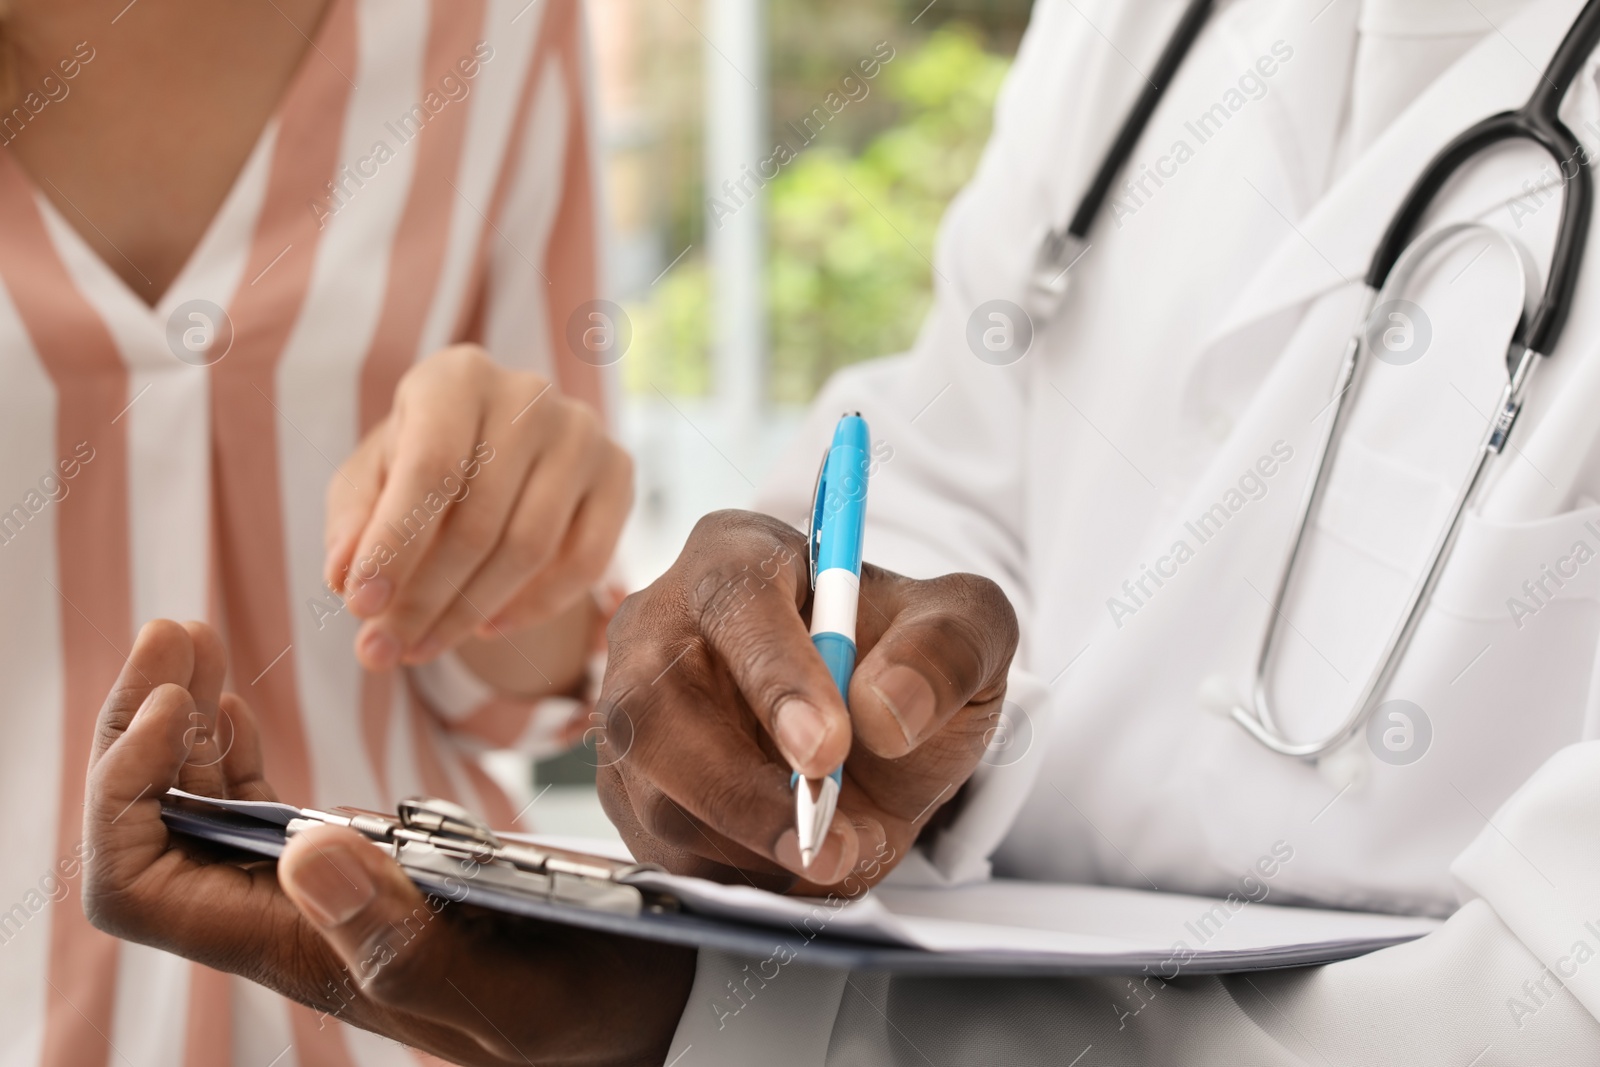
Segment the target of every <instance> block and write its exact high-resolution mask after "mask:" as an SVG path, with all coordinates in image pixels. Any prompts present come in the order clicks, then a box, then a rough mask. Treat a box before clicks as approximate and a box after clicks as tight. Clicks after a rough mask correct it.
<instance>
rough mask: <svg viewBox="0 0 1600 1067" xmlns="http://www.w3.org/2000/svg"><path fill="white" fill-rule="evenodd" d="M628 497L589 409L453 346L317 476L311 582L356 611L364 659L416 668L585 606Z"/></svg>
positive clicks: (576, 664)
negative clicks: (316, 565) (323, 510)
mask: <svg viewBox="0 0 1600 1067" xmlns="http://www.w3.org/2000/svg"><path fill="white" fill-rule="evenodd" d="M632 502H633V463H632V460H631V459H630V458H629V456H628V454H627V453H626V452H625V451H623V449H622V448H621V446H619V445H618V444H617V443H616V442H614V441H612V440H611V439H610V438H609V437H608V436H607V434H606V431H605V427H604V425H603V424H602V422H601V420H600V417H599V416H598V415H597V414H595V412H594V411H593V410H592V409H590V408H589V407H588V406H587V405H585V404H582V403H580V402H578V401H575V400H570V399H568V398H566V397H563V396H562V395H561V394H560V393H559V391H557V390H556V389H555V388H554V386H553V385H552V384H551V383H550V382H549V381H547V380H546V379H544V378H542V377H541V376H539V375H537V374H532V373H527V372H522V371H514V370H510V369H508V368H506V367H502V366H500V365H499V364H497V363H495V362H494V361H493V360H491V359H490V358H489V356H488V355H487V354H486V353H485V352H484V351H483V349H481V348H479V347H478V346H476V345H456V346H454V347H452V348H448V349H445V350H444V351H442V352H438V353H436V354H435V355H433V356H430V357H429V358H428V359H425V360H423V361H422V362H420V363H418V364H417V365H416V366H414V367H412V368H411V369H410V370H409V371H407V372H406V374H405V376H404V377H403V378H401V380H400V385H399V387H398V388H397V389H396V390H395V396H394V406H393V408H392V409H391V411H390V412H389V414H388V416H387V417H385V418H384V420H383V421H382V422H380V423H379V424H378V425H377V426H376V427H375V428H374V429H373V430H372V432H370V433H369V434H367V436H366V438H365V439H364V440H363V441H362V442H361V444H360V445H359V446H358V447H357V448H356V451H355V453H354V454H353V455H352V456H351V457H350V458H349V459H348V460H346V461H345V463H344V465H343V466H342V467H341V468H340V470H339V472H338V473H337V474H336V475H334V477H333V479H332V480H331V481H330V482H329V484H328V499H327V512H328V514H327V525H326V542H327V553H328V554H327V560H326V563H325V568H324V575H323V577H324V580H325V581H326V582H327V583H328V587H329V588H330V589H332V590H333V591H334V592H335V593H340V594H342V595H344V597H345V598H346V604H347V606H348V607H349V608H350V611H351V613H352V614H354V615H356V616H357V617H359V618H361V619H363V620H365V621H364V623H363V625H362V627H361V630H360V633H359V634H358V635H357V638H356V654H357V656H358V657H359V658H360V659H361V662H362V664H363V665H364V666H366V667H367V668H368V669H370V670H382V669H385V668H388V667H392V666H394V665H395V664H396V663H422V662H426V661H427V660H430V659H432V658H434V657H435V656H437V655H438V654H439V653H441V652H443V651H445V650H447V649H450V648H454V647H456V646H458V645H460V644H461V643H462V642H463V641H466V640H468V639H469V638H471V637H472V636H474V635H476V636H477V637H478V638H481V639H486V640H501V641H504V640H514V639H516V637H517V636H518V634H517V631H521V630H525V629H526V628H528V627H533V626H536V625H537V624H549V623H552V622H553V621H557V620H558V617H560V616H562V614H563V613H564V612H574V611H583V610H588V611H592V610H593V607H592V604H591V603H590V601H589V599H588V597H587V596H586V594H587V592H588V590H589V588H590V587H591V586H592V585H593V584H594V583H595V582H597V581H598V580H599V579H600V578H601V576H602V573H603V572H604V570H605V568H606V565H607V563H608V562H609V561H610V559H611V553H612V550H613V549H614V548H615V547H616V543H617V538H618V536H619V535H620V533H621V531H622V524H623V521H624V520H625V519H626V518H627V515H628V509H629V507H630V506H631V505H632ZM560 621H563V622H565V623H567V624H568V625H565V626H559V627H557V628H556V629H557V630H558V631H559V632H566V633H570V632H577V633H578V634H579V635H580V636H579V639H578V641H577V642H576V646H575V647H576V650H577V656H576V659H574V661H573V663H571V664H567V665H568V666H572V667H573V668H574V669H575V670H581V664H582V661H583V659H584V658H585V657H586V656H587V654H588V652H589V649H588V645H587V635H588V632H589V628H588V627H587V626H585V625H583V624H582V623H583V622H584V620H578V619H562V620H560ZM547 628H548V627H547ZM545 636H546V638H548V637H549V635H548V634H547V635H545ZM500 658H501V659H502V660H504V659H507V658H509V659H511V660H512V661H514V662H521V659H520V657H516V656H512V657H504V656H502V657H500ZM531 658H533V659H534V660H536V661H541V662H548V661H549V660H550V659H551V658H552V657H551V655H550V653H549V651H548V650H546V655H545V656H542V657H541V656H539V655H534V656H532V657H531ZM554 658H557V659H561V660H563V661H565V660H566V659H572V658H573V657H571V656H563V657H554ZM473 665H474V666H475V667H476V666H478V664H477V663H474V664H473ZM480 673H483V672H482V671H480ZM546 673H547V674H553V673H554V672H551V671H550V669H549V667H548V666H547V667H546ZM574 677H575V676H574ZM488 680H490V681H494V679H492V678H491V679H488ZM533 681H534V683H535V684H537V682H538V681H540V680H539V679H534V680H533ZM502 688H520V689H522V690H523V691H526V690H527V687H526V686H516V685H511V686H503V687H502ZM530 695H532V694H530Z"/></svg>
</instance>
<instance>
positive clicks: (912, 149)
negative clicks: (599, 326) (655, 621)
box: [494, 0, 1031, 836]
mask: <svg viewBox="0 0 1600 1067" xmlns="http://www.w3.org/2000/svg"><path fill="white" fill-rule="evenodd" d="M588 2H589V21H590V30H591V37H592V40H593V46H594V52H595V60H596V70H595V83H596V85H597V88H598V94H599V107H600V123H601V129H600V144H601V154H602V156H603V168H602V169H603V181H604V195H605V200H606V204H607V210H608V216H609V217H608V222H609V234H608V239H607V249H606V252H607V255H606V260H607V263H606V266H607V274H608V277H607V289H608V295H609V296H610V297H611V298H612V299H613V300H616V301H617V302H618V303H620V304H621V305H622V307H623V308H624V310H625V312H626V314H627V319H628V322H629V323H630V325H631V327H632V338H631V341H630V343H629V345H628V347H627V350H626V353H625V355H624V356H623V358H622V360H621V362H620V364H619V368H620V371H621V379H622V383H623V407H622V410H621V411H620V413H619V414H620V421H621V429H622V433H623V436H624V440H625V443H626V444H627V445H628V446H629V448H630V449H631V450H632V451H633V454H634V456H635V457H636V459H637V465H638V497H637V504H636V506H635V512H634V516H633V520H632V522H631V523H630V526H629V528H628V531H627V533H626V534H625V536H624V541H623V546H622V564H623V568H624V572H625V574H626V575H627V578H628V580H629V582H630V583H631V586H632V587H633V588H638V587H639V586H642V585H644V584H647V583H648V582H650V581H651V580H652V579H654V578H655V577H656V576H657V575H659V574H660V573H661V572H662V571H663V570H665V569H666V567H667V566H668V565H669V564H670V563H671V562H672V560H673V558H674V557H675V556H676V555H677V552H678V549H679V548H680V547H681V545H682V543H683V540H684V538H685V537H686V536H687V534H688V532H689V530H690V528H691V527H692V526H693V525H694V522H695V520H696V519H697V518H698V517H699V516H700V515H703V514H704V513H705V512H707V511H710V510H713V509H716V508H722V507H743V506H748V504H749V503H750V502H751V500H752V498H753V497H754V494H755V487H756V486H757V485H759V484H760V482H761V479H762V477H763V476H764V475H765V472H766V469H767V467H768V466H769V464H770V463H771V461H772V460H773V459H774V458H775V457H776V455H777V454H778V453H779V451H780V450H781V449H782V447H783V445H784V444H785V440H786V438H787V436H788V434H789V433H790V432H791V431H792V430H793V428H794V427H795V425H796V424H797V422H798V420H799V417H800V415H801V413H802V412H803V411H804V409H805V405H806V404H807V403H808V402H809V401H810V400H811V398H812V397H813V396H815V395H816V392H817V390H818V389H819V388H820V386H821V385H822V383H823V382H824V381H826V380H827V378H828V376H829V375H830V374H831V373H832V372H833V371H835V370H837V369H838V368H840V367H842V366H845V365H847V364H850V363H855V362H858V361H860V360H864V359H871V358H873V357H875V356H880V355H889V354H892V353H895V352H900V351H903V350H904V349H905V348H907V347H908V346H909V345H910V343H911V341H912V339H913V337H914V335H915V333H916V330H917V328H918V326H919V325H920V323H921V321H922V318H923V316H924V314H925V313H926V311H927V309H928V306H929V302H930V299H931V285H930V278H931V274H932V268H931V264H930V260H931V258H932V256H933V249H934V238H935V232H936V229H937V227H938V223H939V219H940V217H941V215H942V214H943V211H944V207H945V205H946V204H947V203H948V201H949V200H950V198H951V197H952V196H953V195H954V194H955V193H956V192H957V190H959V189H960V187H961V186H962V185H963V184H964V183H965V182H966V180H967V179H968V177H969V176H970V175H971V174H972V172H973V170H974V168H975V167H976V165H977V161H978V157H979V154H980V152H981V151H982V148H983V144H984V142H985V140H986V139H987V137H988V133H989V124H990V117H991V112H992V109H993V106H994V100H995V95H996V93H997V91H998V89H999V87H1000V83H1001V80H1002V78H1003V77H1004V75H1005V72H1006V69H1007V67H1008V65H1009V62H1010V57H1011V56H1012V54H1013V53H1014V51H1015V49H1016V46H1017V42H1018V40H1019V39H1020V37H1021V35H1022V30H1023V28H1024V26H1025V24H1026V21H1027V17H1028V9H1029V5H1030V2H1031V0H933V2H932V3H929V0H588ZM594 763H595V756H594V753H593V752H592V751H579V752H574V753H571V754H569V755H567V756H564V757H561V758H559V759H555V760H550V761H545V762H542V763H539V764H537V765H536V766H535V767H534V769H533V773H532V775H531V779H532V782H531V789H530V791H529V792H528V793H527V799H528V800H533V799H534V798H535V797H537V798H538V799H537V800H536V801H535V806H534V807H533V808H531V809H530V810H529V814H528V817H527V818H528V821H529V822H531V823H533V824H534V825H535V826H536V827H537V829H539V830H540V831H543V832H550V833H570V834H578V835H586V836H611V829H610V826H609V824H608V823H607V822H606V821H605V817H604V815H603V814H602V813H601V812H600V810H599V807H598V804H597V803H596V801H595V799H594V789H593V783H594V774H595V770H594ZM494 769H495V770H496V772H497V774H496V776H497V777H499V778H501V780H502V781H507V782H508V783H510V782H515V783H517V784H519V785H520V784H522V783H526V782H528V781H529V778H530V775H529V774H528V771H527V766H526V764H525V763H521V762H517V761H516V759H515V757H506V758H505V759H504V760H503V761H500V762H499V765H498V766H496V767H495V768H494ZM519 791H520V790H519Z"/></svg>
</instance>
